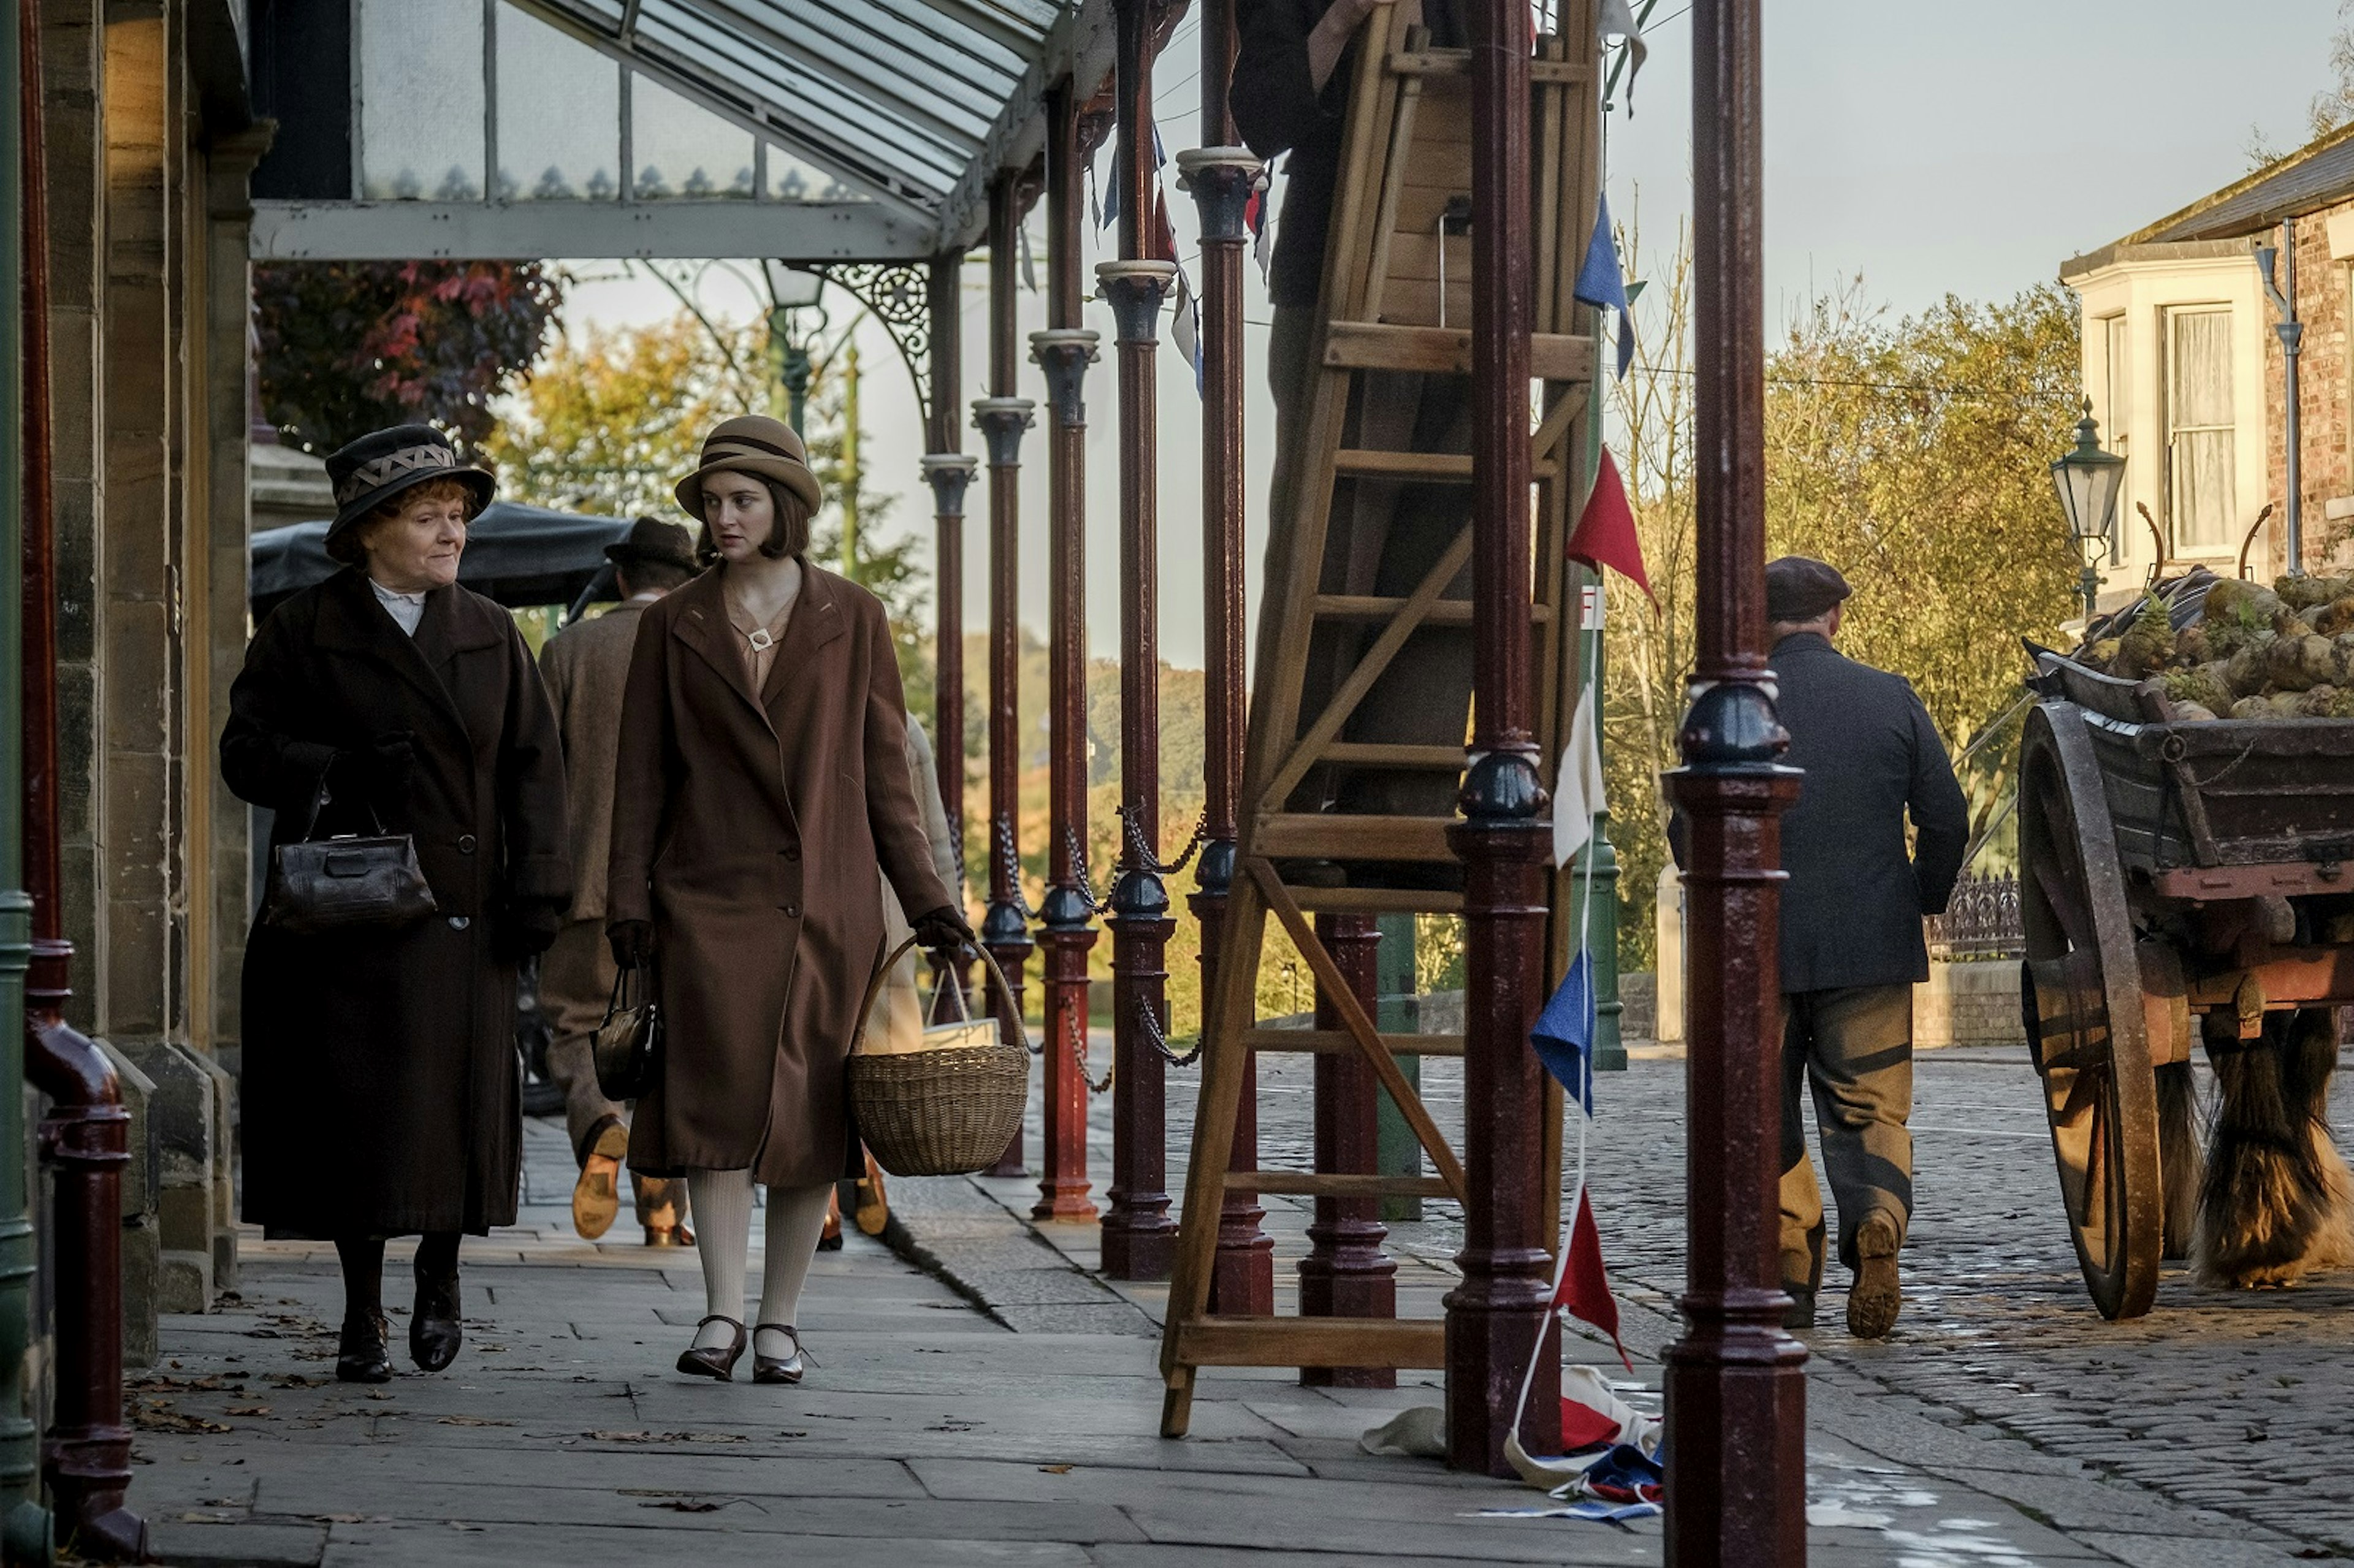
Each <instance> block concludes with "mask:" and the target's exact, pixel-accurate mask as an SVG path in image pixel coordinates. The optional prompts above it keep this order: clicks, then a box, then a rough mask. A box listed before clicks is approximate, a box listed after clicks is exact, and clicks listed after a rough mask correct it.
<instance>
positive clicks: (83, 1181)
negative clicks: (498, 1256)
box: [8, 5, 147, 1562]
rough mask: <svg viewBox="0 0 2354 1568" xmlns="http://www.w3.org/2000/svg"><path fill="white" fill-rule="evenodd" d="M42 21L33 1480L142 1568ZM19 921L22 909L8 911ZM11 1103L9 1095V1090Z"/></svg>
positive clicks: (121, 1126)
mask: <svg viewBox="0 0 2354 1568" xmlns="http://www.w3.org/2000/svg"><path fill="white" fill-rule="evenodd" d="M38 10H39V8H38V7H37V6H33V5H20V6H19V7H18V8H17V21H18V27H17V34H16V40H15V41H16V48H17V50H18V55H17V59H16V78H17V91H18V93H19V95H20V97H19V111H20V121H19V133H20V135H21V136H22V138H23V141H22V145H21V148H20V152H21V154H22V157H23V163H22V164H21V168H20V175H21V177H22V180H23V186H22V192H21V196H20V211H21V213H22V217H23V222H24V228H23V237H22V243H23V249H22V252H21V259H22V261H23V263H24V288H23V292H22V294H21V297H20V301H19V308H20V309H21V310H22V312H23V318H22V319H23V323H24V341H23V351H24V357H23V361H22V364H23V375H24V381H23V397H24V425H23V431H22V435H23V440H24V452H23V461H24V472H23V476H22V477H23V481H24V491H23V495H22V501H23V505H24V512H23V516H22V524H23V555H22V564H23V579H22V584H21V588H20V593H21V604H22V613H23V621H24V624H23V627H22V631H21V635H22V637H23V660H24V662H23V678H22V687H21V692H20V695H21V697H22V700H23V703H24V714H23V725H24V729H23V743H24V768H25V807H26V814H25V819H24V830H25V847H26V851H27V853H26V856H25V862H26V864H25V872H26V876H25V885H26V891H27V894H29V895H30V896H31V902H32V953H31V964H30V967H29V968H28V969H27V973H26V984H25V1001H26V1020H25V1022H26V1040H25V1077H26V1081H27V1082H28V1083H30V1084H31V1085H32V1086H34V1087H35V1088H37V1089H39V1090H40V1091H41V1092H42V1093H43V1094H45V1095H47V1096H48V1097H49V1098H50V1100H51V1101H52V1102H53V1103H52V1105H51V1107H50V1109H49V1114H48V1116H47V1117H45V1118H43V1119H42V1122H41V1127H40V1134H39V1146H40V1151H41V1158H42V1160H43V1162H44V1163H45V1164H47V1165H48V1168H49V1171H50V1172H51V1181H52V1185H53V1187H54V1191H55V1194H56V1198H55V1202H56V1208H55V1211H54V1215H55V1223H54V1225H53V1227H52V1228H53V1233H54V1234H53V1240H52V1246H53V1255H52V1257H51V1260H50V1261H51V1265H52V1274H51V1277H52V1279H53V1280H54V1282H55V1287H56V1291H57V1303H56V1308H57V1309H56V1323H57V1362H56V1374H55V1380H54V1383H53V1388H54V1391H55V1392H54V1404H53V1405H52V1408H51V1410H50V1417H51V1419H50V1422H49V1428H48V1433H47V1434H46V1435H45V1436H44V1437H43V1440H42V1444H41V1477H42V1479H43V1480H44V1481H45V1482H46V1483H47V1484H48V1491H49V1496H50V1499H51V1500H52V1502H53V1504H54V1506H55V1509H56V1516H57V1523H56V1532H57V1535H58V1544H59V1545H61V1546H64V1547H66V1548H68V1549H69V1550H70V1551H73V1552H77V1553H79V1554H80V1555H82V1556H85V1557H96V1558H102V1559H109V1560H128V1561H131V1562H143V1561H144V1560H145V1558H146V1553H147V1525H146V1521H145V1520H142V1519H141V1518H140V1517H139V1516H138V1515H137V1514H135V1513H133V1512H132V1511H131V1510H129V1509H128V1508H126V1507H125V1506H123V1499H124V1498H125V1496H126V1495H127V1494H128V1492H129V1490H130V1488H131V1428H130V1427H129V1426H128V1425H125V1423H124V1421H123V1417H122V1171H123V1169H124V1167H126V1166H128V1165H129V1164H130V1163H131V1113H130V1112H129V1111H127V1110H125V1109H124V1108H123V1107H122V1086H121V1085H120V1084H119V1083H118V1082H117V1081H116V1079H115V1075H114V1069H113V1067H112V1065H110V1064H109V1063H108V1061H107V1059H106V1055H105V1054H104V1053H103V1052H101V1050H99V1048H98V1046H97V1045H96V1044H93V1043H92V1042H91V1041H90V1039H89V1038H88V1037H87V1036H85V1035H83V1034H82V1033H80V1031H79V1030H76V1029H75V1028H74V1027H73V1026H72V1025H71V1024H69V1023H68V1022H66V1021H65V1017H64V1009H65V1004H66V1001H67V1000H68V999H69V997H70V996H71V995H72V994H73V992H72V989H71V982H70V981H69V979H68V971H69V969H70V967H71V965H72V962H73V944H72V943H71V942H69V941H68V940H67V939H66V937H65V923H64V915H63V909H62V905H61V895H62V893H63V887H64V884H63V879H62V876H61V874H60V872H59V858H58V781H59V773H58V657H57V652H58V651H57V548H56V539H55V531H54V522H55V519H54V508H53V505H52V496H51V491H50V484H49V454H50V450H51V448H50V429H49V332H48V326H49V297H48V265H49V256H48V250H49V240H48V200H47V170H46V167H45V163H44V158H45V149H44V146H43V142H44V136H43V131H44V126H43V114H42V108H43V105H42V101H41V64H40V42H41V34H40V22H39V16H38ZM20 912H21V911H20ZM8 1092H9V1093H10V1094H15V1093H16V1092H17V1090H16V1086H9V1087H8Z"/></svg>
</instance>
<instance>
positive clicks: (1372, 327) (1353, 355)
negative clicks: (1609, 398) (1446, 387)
mask: <svg viewBox="0 0 2354 1568" xmlns="http://www.w3.org/2000/svg"><path fill="white" fill-rule="evenodd" d="M1463 309H1464V310H1465V312H1466V313H1469V310H1470V309H1471V302H1470V300H1469V298H1466V299H1465V300H1464V301H1463ZM1324 365H1325V367H1326V368H1327V369H1331V370H1423V371H1433V370H1435V371H1452V372H1454V373H1456V374H1457V375H1460V376H1469V374H1470V373H1471V332H1470V329H1469V328H1468V327H1465V328H1461V329H1458V328H1455V327H1438V326H1399V325H1395V324H1394V323H1388V322H1332V323H1328V324H1327V326H1326V327H1325V336H1324ZM1529 375H1530V376H1531V377H1532V379H1534V380H1538V381H1591V380H1592V379H1594V340H1593V339H1592V338H1585V337H1569V336H1565V335H1564V334H1559V333H1542V332H1541V333H1535V334H1531V336H1530V338H1529ZM1464 461H1465V462H1466V463H1467V464H1468V463H1469V461H1470V460H1469V459H1468V458H1467V459H1465V460H1464Z"/></svg>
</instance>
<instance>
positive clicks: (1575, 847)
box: [1553, 686, 1609, 866]
mask: <svg viewBox="0 0 2354 1568" xmlns="http://www.w3.org/2000/svg"><path fill="white" fill-rule="evenodd" d="M1606 810H1609V807H1608V805H1607V804H1606V802H1605V801H1604V800H1603V795H1602V747H1601V744H1600V737H1599V736H1597V735H1596V725H1595V717H1594V688H1593V687H1592V686H1588V687H1586V688H1585V691H1583V692H1580V693H1579V694H1578V696H1577V712H1576V714H1575V716H1573V717H1572V718H1571V719H1570V721H1569V744H1568V745H1567V746H1565V747H1563V748H1562V753H1561V768H1560V771H1559V772H1558V774H1556V775H1555V777H1554V779H1553V864H1554V865H1556V866H1564V865H1567V864H1568V863H1570V861H1571V860H1573V859H1574V858H1575V856H1576V854H1577V852H1578V851H1579V850H1582V849H1584V848H1585V841H1586V840H1587V839H1590V838H1592V837H1593V836H1594V818H1595V815H1596V813H1597V812H1600V811H1606Z"/></svg>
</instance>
